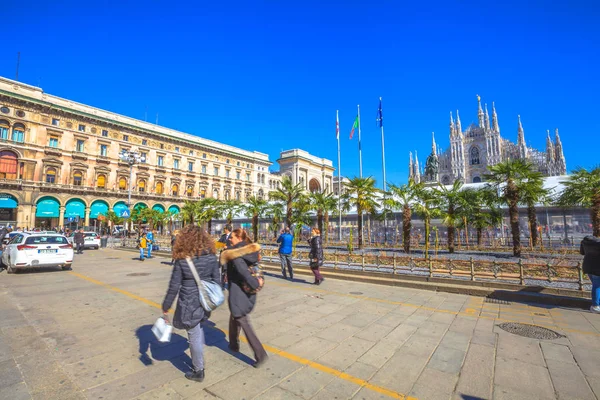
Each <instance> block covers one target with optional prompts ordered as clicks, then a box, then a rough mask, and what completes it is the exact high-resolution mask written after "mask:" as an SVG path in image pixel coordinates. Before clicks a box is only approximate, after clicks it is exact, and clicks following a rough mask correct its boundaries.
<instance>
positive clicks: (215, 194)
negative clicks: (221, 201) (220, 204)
mask: <svg viewBox="0 0 600 400" xmlns="http://www.w3.org/2000/svg"><path fill="white" fill-rule="evenodd" d="M213 198H214V199H218V198H219V189H213Z"/></svg>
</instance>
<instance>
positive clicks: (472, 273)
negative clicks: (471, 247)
mask: <svg viewBox="0 0 600 400" xmlns="http://www.w3.org/2000/svg"><path fill="white" fill-rule="evenodd" d="M469 264H470V265H471V280H472V281H474V280H475V264H474V263H473V257H469Z"/></svg>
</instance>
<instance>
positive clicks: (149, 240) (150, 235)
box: [146, 230, 154, 258]
mask: <svg viewBox="0 0 600 400" xmlns="http://www.w3.org/2000/svg"><path fill="white" fill-rule="evenodd" d="M146 242H147V243H148V258H152V245H153V244H154V232H153V231H152V230H150V231H148V233H147V234H146Z"/></svg>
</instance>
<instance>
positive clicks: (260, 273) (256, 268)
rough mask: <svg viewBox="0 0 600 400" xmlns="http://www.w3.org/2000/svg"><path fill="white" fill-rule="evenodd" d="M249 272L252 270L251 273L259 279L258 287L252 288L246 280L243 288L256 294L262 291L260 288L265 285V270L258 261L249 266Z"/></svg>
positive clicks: (249, 292) (248, 292)
mask: <svg viewBox="0 0 600 400" xmlns="http://www.w3.org/2000/svg"><path fill="white" fill-rule="evenodd" d="M248 272H250V275H252V276H253V277H255V278H256V279H257V280H258V287H257V288H256V289H252V288H251V287H250V285H248V284H247V283H246V282H244V283H242V290H243V291H244V292H245V293H246V294H256V293H258V292H260V290H261V289H262V288H263V286H265V278H264V276H263V270H262V268H261V267H260V264H258V263H256V264H254V265H249V266H248Z"/></svg>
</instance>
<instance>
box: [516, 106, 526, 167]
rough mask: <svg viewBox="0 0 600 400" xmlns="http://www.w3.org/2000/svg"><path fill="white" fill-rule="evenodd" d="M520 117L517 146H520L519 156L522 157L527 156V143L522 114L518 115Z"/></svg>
mask: <svg viewBox="0 0 600 400" xmlns="http://www.w3.org/2000/svg"><path fill="white" fill-rule="evenodd" d="M517 117H518V118H519V130H518V133H519V138H518V140H517V146H518V147H519V156H520V158H522V159H525V158H527V144H525V131H524V130H523V125H522V124H521V116H520V115H518V116H517Z"/></svg>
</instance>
